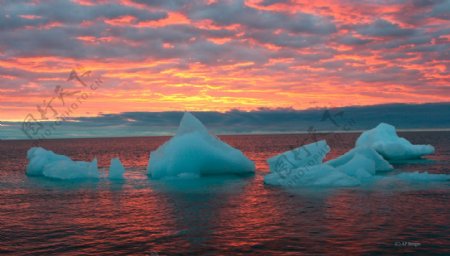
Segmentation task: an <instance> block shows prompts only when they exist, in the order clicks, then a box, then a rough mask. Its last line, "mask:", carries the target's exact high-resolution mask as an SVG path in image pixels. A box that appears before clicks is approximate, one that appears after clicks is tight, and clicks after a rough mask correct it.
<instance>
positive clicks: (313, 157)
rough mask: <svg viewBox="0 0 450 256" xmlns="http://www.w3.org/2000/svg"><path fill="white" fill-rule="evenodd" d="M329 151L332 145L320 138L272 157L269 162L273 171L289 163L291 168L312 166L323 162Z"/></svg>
mask: <svg viewBox="0 0 450 256" xmlns="http://www.w3.org/2000/svg"><path fill="white" fill-rule="evenodd" d="M328 152H330V147H329V146H328V144H327V143H326V141H325V140H320V141H317V142H314V143H310V144H307V145H304V146H301V147H298V148H295V149H293V150H289V151H286V152H284V153H282V154H279V155H276V156H274V157H271V158H269V159H268V160H267V163H268V164H269V168H270V170H271V171H273V172H275V171H277V170H279V169H280V168H281V166H282V165H283V166H284V165H288V166H289V168H297V167H304V166H312V165H317V164H321V163H322V162H323V159H324V158H325V156H326V155H327V154H328Z"/></svg>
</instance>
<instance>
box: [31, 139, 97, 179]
mask: <svg viewBox="0 0 450 256" xmlns="http://www.w3.org/2000/svg"><path fill="white" fill-rule="evenodd" d="M27 158H28V160H29V162H28V165H27V170H26V173H27V175H29V176H42V177H47V178H52V179H60V180H74V179H86V178H99V176H100V175H99V172H98V167H97V159H94V160H93V161H92V162H84V161H73V160H72V159H70V158H69V157H67V156H64V155H58V154H55V153H54V152H53V151H50V150H46V149H44V148H41V147H33V148H30V149H29V150H28V152H27Z"/></svg>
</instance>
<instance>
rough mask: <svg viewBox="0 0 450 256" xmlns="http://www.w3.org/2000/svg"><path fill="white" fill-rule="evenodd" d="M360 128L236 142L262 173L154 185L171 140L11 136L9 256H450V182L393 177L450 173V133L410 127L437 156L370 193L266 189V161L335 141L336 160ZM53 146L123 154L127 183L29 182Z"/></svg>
mask: <svg viewBox="0 0 450 256" xmlns="http://www.w3.org/2000/svg"><path fill="white" fill-rule="evenodd" d="M358 135H359V134H358V133H340V134H278V135H273V134H271V135H229V136H220V138H221V139H222V140H223V141H225V142H227V143H229V144H230V145H232V146H234V147H236V148H238V149H240V150H242V151H243V152H244V154H245V155H246V156H247V157H249V158H250V159H251V160H253V161H254V162H255V164H256V168H257V170H256V173H255V175H252V176H245V177H236V176H211V177H204V178H201V179H197V180H189V181H186V180H172V181H158V180H152V179H151V178H149V177H148V176H147V175H146V168H147V164H148V157H149V153H150V151H152V150H155V149H156V148H157V147H158V146H159V145H161V144H162V143H164V142H165V141H167V140H168V139H169V138H170V137H133V138H95V139H54V140H44V141H40V142H34V141H27V140H11V141H5V140H3V141H0V254H2V255H55V254H61V255H394V254H405V255H406V254H408V255H411V254H417V255H424V254H426V255H450V200H449V199H450V181H440V182H419V183H409V182H406V181H404V182H402V181H396V182H389V181H390V180H389V179H388V177H389V176H391V175H395V174H397V173H400V172H414V171H427V172H429V173H443V174H450V140H449V137H450V132H448V131H447V132H438V131H433V132H403V133H399V135H401V136H403V137H405V138H407V139H408V140H410V141H411V142H413V143H415V144H432V145H434V146H435V148H436V153H435V154H434V155H431V156H428V157H427V158H426V159H421V160H415V161H407V162H405V161H404V162H397V163H394V167H395V170H394V171H392V172H389V173H385V174H382V175H383V176H386V177H387V179H386V181H383V179H382V180H381V181H380V182H378V183H376V184H373V185H371V186H370V187H366V186H362V187H352V188H315V189H311V188H310V189H308V188H303V189H292V188H289V189H287V188H281V187H273V186H269V185H265V184H264V183H263V177H264V175H266V174H267V173H268V172H269V170H268V165H267V163H266V160H267V159H268V158H269V157H271V156H274V155H276V154H278V153H281V152H284V151H286V150H290V149H292V148H295V147H298V146H299V145H301V144H306V143H309V142H314V141H316V140H319V139H327V142H328V144H329V145H330V147H331V149H332V150H331V152H330V154H329V155H328V156H327V159H332V158H334V157H336V156H338V155H341V154H342V153H344V152H346V151H347V150H349V149H351V148H352V147H353V146H354V142H355V140H356V138H357V137H358ZM36 145H39V146H42V147H44V148H46V149H50V150H53V151H54V152H56V153H58V154H64V155H67V156H70V157H71V158H73V159H74V160H84V161H90V160H92V159H93V158H94V157H97V159H98V161H99V167H101V168H105V170H106V169H107V168H108V166H109V161H110V159H111V158H113V157H120V159H121V161H122V163H123V164H124V166H125V168H126V169H127V173H126V174H125V177H126V180H125V181H123V182H111V181H109V180H108V179H100V180H98V181H86V182H74V181H56V180H48V179H44V178H36V177H27V176H26V175H25V168H26V164H27V159H26V152H27V150H28V149H29V148H30V147H32V146H36Z"/></svg>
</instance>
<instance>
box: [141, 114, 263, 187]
mask: <svg viewBox="0 0 450 256" xmlns="http://www.w3.org/2000/svg"><path fill="white" fill-rule="evenodd" d="M147 171H148V175H150V176H151V177H152V178H154V179H161V178H166V177H190V178H191V177H199V176H202V175H212V174H249V173H254V172H255V164H254V163H253V162H252V161H250V160H249V159H248V158H247V157H246V156H245V155H244V154H243V153H242V152H241V151H239V150H238V149H235V148H233V147H231V146H230V145H228V144H226V143H224V142H222V141H221V140H220V139H219V138H217V137H216V136H214V135H212V134H210V133H209V132H208V130H207V129H206V127H205V126H203V124H202V123H201V122H200V121H199V120H198V119H197V118H195V117H194V116H193V115H192V114H191V113H188V112H186V113H185V114H184V116H183V118H182V119H181V122H180V126H179V127H178V130H177V132H176V135H175V136H174V137H172V138H171V139H170V140H169V141H168V142H166V143H164V144H163V145H162V146H160V147H159V148H158V149H157V150H155V151H153V152H151V153H150V159H149V165H148V168H147Z"/></svg>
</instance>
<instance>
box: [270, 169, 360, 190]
mask: <svg viewBox="0 0 450 256" xmlns="http://www.w3.org/2000/svg"><path fill="white" fill-rule="evenodd" d="M264 183H266V184H269V185H275V186H283V187H316V186H320V187H352V186H358V185H359V184H360V182H359V181H358V180H357V179H355V178H353V177H351V176H349V175H347V174H345V173H343V172H341V171H338V170H336V168H333V167H331V166H329V165H326V164H318V165H313V166H305V167H298V168H295V169H292V170H290V171H283V172H278V171H276V172H271V173H269V174H267V175H266V176H265V177H264Z"/></svg>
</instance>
